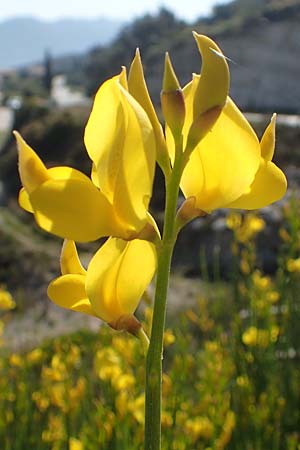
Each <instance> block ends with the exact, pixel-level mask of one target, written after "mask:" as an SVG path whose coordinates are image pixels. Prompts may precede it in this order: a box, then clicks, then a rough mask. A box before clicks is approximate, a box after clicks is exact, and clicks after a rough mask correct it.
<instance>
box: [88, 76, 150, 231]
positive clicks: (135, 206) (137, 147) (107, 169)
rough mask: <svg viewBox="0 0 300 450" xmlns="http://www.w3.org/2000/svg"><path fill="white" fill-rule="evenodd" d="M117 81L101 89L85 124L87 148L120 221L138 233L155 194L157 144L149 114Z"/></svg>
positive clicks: (102, 189)
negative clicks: (151, 197) (153, 183)
mask: <svg viewBox="0 0 300 450" xmlns="http://www.w3.org/2000/svg"><path fill="white" fill-rule="evenodd" d="M118 80H119V77H114V78H112V79H111V80H108V81H107V82H106V83H104V84H103V85H102V86H101V87H100V89H99V91H98V93H97V95H96V98H95V103H94V106H93V110H92V112H91V115H90V118H89V121H88V123H87V126H86V130H85V144H86V147H87V150H88V153H89V155H90V157H91V159H92V160H93V162H94V164H95V167H96V169H97V173H98V184H99V186H100V189H101V191H102V192H103V193H104V195H105V196H106V197H107V199H108V200H109V201H110V202H111V203H112V204H113V207H114V209H115V212H116V214H117V216H118V218H119V220H120V222H122V223H123V225H124V226H127V225H130V226H131V227H132V229H133V230H140V229H141V228H142V227H143V226H144V224H145V223H146V214H147V209H148V204H149V199H150V196H151V194H152V182H153V176H154V166H155V140H154V134H153V129H152V126H151V123H150V121H149V119H148V116H147V114H146V113H145V111H144V110H143V108H142V107H141V106H140V105H139V104H138V103H137V102H136V100H134V98H133V97H132V96H131V95H130V94H129V93H128V92H127V91H126V90H125V89H124V88H123V87H122V86H121V84H120V83H119V81H118ZM94 178H95V176H94V175H93V179H94ZM94 182H95V181H94ZM96 184H97V183H96Z"/></svg>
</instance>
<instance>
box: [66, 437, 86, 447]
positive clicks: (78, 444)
mask: <svg viewBox="0 0 300 450" xmlns="http://www.w3.org/2000/svg"><path fill="white" fill-rule="evenodd" d="M83 449H84V447H83V444H82V442H81V441H79V439H76V438H74V437H70V438H69V450H83Z"/></svg>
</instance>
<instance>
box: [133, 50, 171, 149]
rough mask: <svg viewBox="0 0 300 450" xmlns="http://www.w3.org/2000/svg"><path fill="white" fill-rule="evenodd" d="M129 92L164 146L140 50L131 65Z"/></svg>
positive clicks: (158, 140)
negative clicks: (142, 109) (145, 114)
mask: <svg viewBox="0 0 300 450" xmlns="http://www.w3.org/2000/svg"><path fill="white" fill-rule="evenodd" d="M128 90H129V93H130V94H131V95H132V96H133V97H134V98H135V99H136V100H137V101H138V103H139V104H140V105H141V106H142V107H143V108H144V110H145V111H146V113H147V114H148V117H149V119H150V122H151V124H152V127H153V130H154V133H155V138H156V140H157V142H158V143H159V144H160V145H164V136H163V131H162V127H161V124H160V122H159V120H158V118H157V115H156V112H155V109H154V106H153V104H152V101H151V98H150V95H149V92H148V88H147V85H146V82H145V77H144V71H143V66H142V61H141V55H140V52H139V49H137V50H136V53H135V57H134V59H133V61H132V63H131V66H130V70H129V75H128Z"/></svg>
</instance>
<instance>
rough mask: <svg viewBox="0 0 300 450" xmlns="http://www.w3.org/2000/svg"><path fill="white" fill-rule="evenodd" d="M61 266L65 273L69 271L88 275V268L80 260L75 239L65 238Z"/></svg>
mask: <svg viewBox="0 0 300 450" xmlns="http://www.w3.org/2000/svg"><path fill="white" fill-rule="evenodd" d="M60 268H61V273H62V274H63V275H66V274H68V273H71V274H79V275H86V270H85V268H84V267H83V266H82V264H81V262H80V260H79V257H78V253H77V250H76V245H75V242H74V241H68V240H67V239H65V241H64V243H63V246H62V250H61V255H60Z"/></svg>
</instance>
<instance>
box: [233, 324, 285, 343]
mask: <svg viewBox="0 0 300 450" xmlns="http://www.w3.org/2000/svg"><path fill="white" fill-rule="evenodd" d="M272 330H273V329H272ZM272 332H273V335H272V336H273V339H275V336H276V332H277V327H276V329H275V328H274V330H273V331H272ZM278 333H279V330H278ZM277 336H278V334H277ZM276 339H277V338H276ZM242 341H243V343H244V344H245V345H247V346H248V347H255V346H258V347H261V348H266V347H267V346H268V344H269V341H270V333H269V331H268V330H263V329H258V328H256V327H253V326H251V327H249V328H247V330H246V331H245V332H244V333H243V335H242Z"/></svg>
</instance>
